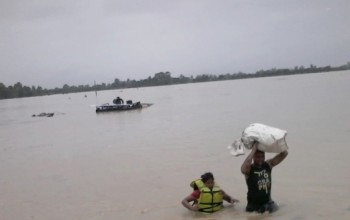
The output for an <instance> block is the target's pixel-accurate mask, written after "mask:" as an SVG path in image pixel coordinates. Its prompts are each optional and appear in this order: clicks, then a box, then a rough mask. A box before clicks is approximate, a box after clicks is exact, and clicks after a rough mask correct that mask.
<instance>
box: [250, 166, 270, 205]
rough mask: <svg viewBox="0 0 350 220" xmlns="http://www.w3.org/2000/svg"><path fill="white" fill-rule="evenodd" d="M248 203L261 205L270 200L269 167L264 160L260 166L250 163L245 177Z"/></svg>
mask: <svg viewBox="0 0 350 220" xmlns="http://www.w3.org/2000/svg"><path fill="white" fill-rule="evenodd" d="M246 182H247V186H248V195H247V200H248V204H254V205H263V204H266V203H267V202H269V201H270V200H271V183H272V182H271V167H270V165H269V164H268V163H266V162H264V163H263V164H262V166H261V167H257V166H255V165H254V164H252V165H251V169H250V173H249V176H248V178H247V179H246Z"/></svg>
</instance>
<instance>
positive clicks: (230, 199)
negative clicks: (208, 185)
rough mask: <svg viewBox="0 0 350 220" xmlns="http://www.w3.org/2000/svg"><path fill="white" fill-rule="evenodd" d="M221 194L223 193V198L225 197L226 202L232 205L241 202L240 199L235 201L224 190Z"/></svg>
mask: <svg viewBox="0 0 350 220" xmlns="http://www.w3.org/2000/svg"><path fill="white" fill-rule="evenodd" d="M221 192H222V194H223V196H224V197H223V199H224V200H225V201H226V202H228V203H232V204H234V203H237V202H239V200H238V199H235V198H233V197H232V196H230V195H229V194H226V193H225V191H224V190H221Z"/></svg>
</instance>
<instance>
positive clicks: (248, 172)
mask: <svg viewBox="0 0 350 220" xmlns="http://www.w3.org/2000/svg"><path fill="white" fill-rule="evenodd" d="M257 144H258V142H256V143H255V144H254V145H253V148H252V151H251V152H250V154H249V155H248V156H247V158H246V159H245V161H244V162H243V164H242V167H241V172H242V173H243V174H244V176H245V179H246V183H247V186H248V193H247V200H248V204H247V207H246V211H247V212H258V213H264V212H266V211H268V212H270V213H271V212H274V211H277V210H278V205H277V204H275V202H274V201H273V200H272V199H271V184H272V180H271V171H272V168H273V167H274V166H276V165H278V164H279V163H281V162H282V161H283V160H284V159H285V158H286V157H287V155H288V151H287V150H285V151H283V152H281V153H279V154H277V155H276V156H275V157H273V158H272V159H269V160H266V161H265V152H263V151H260V150H258V149H257Z"/></svg>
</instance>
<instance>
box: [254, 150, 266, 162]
mask: <svg viewBox="0 0 350 220" xmlns="http://www.w3.org/2000/svg"><path fill="white" fill-rule="evenodd" d="M253 161H254V164H255V165H258V166H261V165H262V164H263V163H264V161H265V152H263V151H260V150H257V151H256V152H255V154H254V157H253Z"/></svg>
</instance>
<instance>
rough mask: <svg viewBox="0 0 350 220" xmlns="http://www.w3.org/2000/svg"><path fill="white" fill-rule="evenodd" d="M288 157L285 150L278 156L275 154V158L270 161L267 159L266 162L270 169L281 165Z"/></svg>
mask: <svg viewBox="0 0 350 220" xmlns="http://www.w3.org/2000/svg"><path fill="white" fill-rule="evenodd" d="M287 156H288V151H287V150H285V151H283V152H281V153H279V154H277V155H276V156H275V157H273V158H272V159H269V160H267V161H266V163H268V164H269V165H270V167H271V168H272V167H274V166H277V165H278V164H279V163H281V162H282V161H283V160H284V159H285V158H286V157H287Z"/></svg>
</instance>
